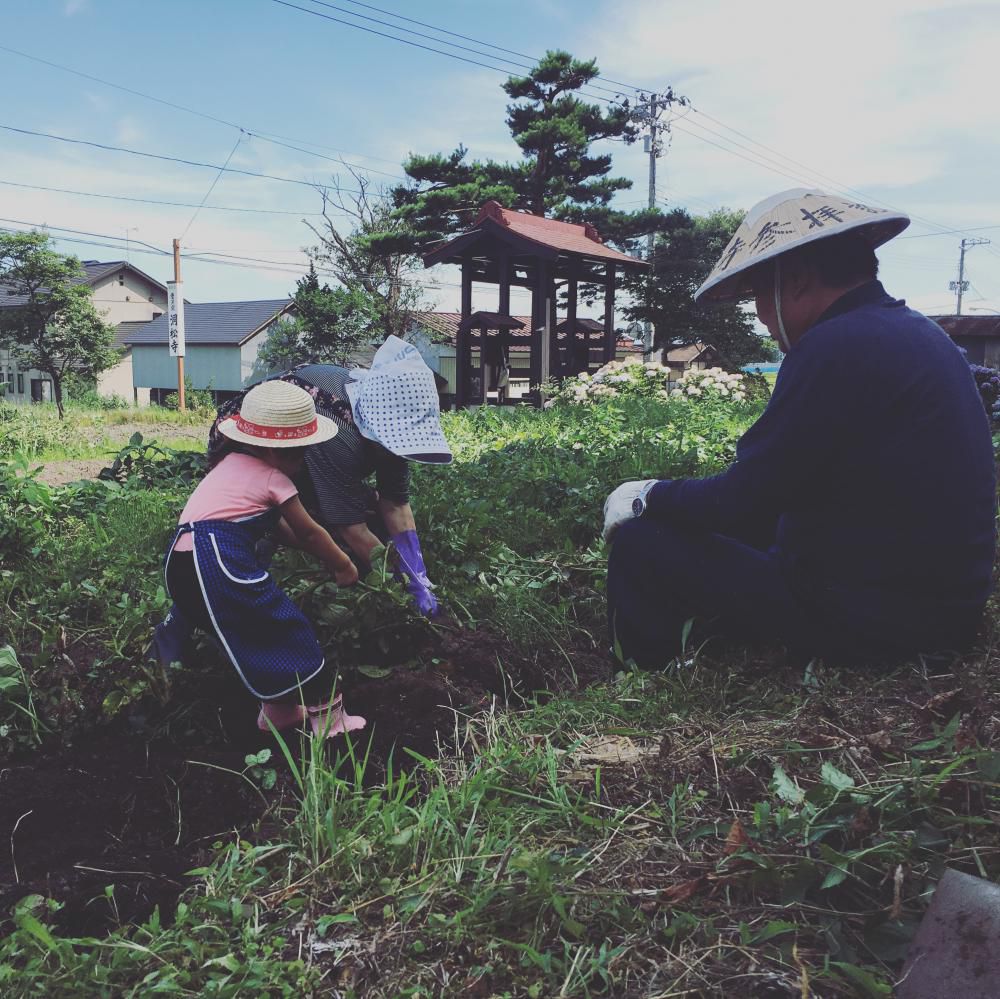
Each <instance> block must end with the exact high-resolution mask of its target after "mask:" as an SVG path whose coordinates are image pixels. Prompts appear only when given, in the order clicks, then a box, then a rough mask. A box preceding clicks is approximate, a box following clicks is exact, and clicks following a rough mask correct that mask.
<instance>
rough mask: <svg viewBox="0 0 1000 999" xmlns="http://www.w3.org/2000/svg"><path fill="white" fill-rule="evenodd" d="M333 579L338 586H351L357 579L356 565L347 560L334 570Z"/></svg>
mask: <svg viewBox="0 0 1000 999" xmlns="http://www.w3.org/2000/svg"><path fill="white" fill-rule="evenodd" d="M333 579H334V582H335V583H336V584H337V585H338V586H353V585H354V584H355V583H356V582H357V581H358V567H357V566H356V565H355V564H354V563H353V562H348V563H347V565H345V566H342V567H341V568H339V569H336V570H335V571H334V573H333Z"/></svg>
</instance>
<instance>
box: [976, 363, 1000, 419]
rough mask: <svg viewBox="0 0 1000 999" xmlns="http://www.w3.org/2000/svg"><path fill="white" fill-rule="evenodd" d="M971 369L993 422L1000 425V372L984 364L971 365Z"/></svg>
mask: <svg viewBox="0 0 1000 999" xmlns="http://www.w3.org/2000/svg"><path fill="white" fill-rule="evenodd" d="M969 368H970V370H971V371H972V377H973V378H975V380H976V388H978V389H979V395H980V397H981V398H982V400H983V405H984V406H985V407H986V412H987V414H988V415H989V418H990V420H991V422H993V423H1000V371H998V370H997V369H996V368H988V367H986V366H985V365H982V364H970V365H969Z"/></svg>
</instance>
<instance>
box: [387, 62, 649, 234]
mask: <svg viewBox="0 0 1000 999" xmlns="http://www.w3.org/2000/svg"><path fill="white" fill-rule="evenodd" d="M598 75H599V70H598V68H597V63H596V62H595V60H593V59H591V60H588V61H581V60H578V59H574V58H573V57H572V56H571V55H570V54H569V53H568V52H558V51H557V52H547V53H546V55H545V57H544V58H543V59H542V60H540V62H539V63H538V65H537V66H535V68H534V69H533V70H532V71H531V72H530V73H529V74H528V75H527V76H523V77H514V76H512V77H510V78H509V79H508V80H507V81H506V83H504V84H503V89H504V91H505V92H506V93H507V95H508V96H509V97H510V98H511V99H512V101H513V103H511V104H509V105H508V106H507V125H508V127H509V128H510V132H511V135H512V137H513V139H514V141H515V142H516V143H517V144H518V146H519V147H520V149H521V152H522V153H523V156H524V158H523V159H522V160H521V161H519V162H516V163H499V162H496V161H495V160H468V159H467V154H468V150H467V149H466V148H465V146H462V145H459V146H458V148H457V149H455V151H454V152H452V153H450V154H447V155H445V154H442V153H434V154H431V155H413V156H410V158H409V159H408V160H407V161H406V162H405V163H404V164H403V168H404V170H405V171H406V173H407V175H408V177H409V178H410V183H409V184H406V185H401V186H398V187H396V188H394V189H393V191H392V199H393V203H394V205H395V208H396V211H395V215H396V217H397V218H399V219H401V220H403V222H404V223H405V228H404V229H402V230H401V231H399V232H396V233H393V234H391V235H388V236H379V235H376V236H375V237H373V238H372V240H371V241H370V245H371V246H372V247H373V248H374V249H377V250H378V251H380V252H388V251H390V250H393V251H400V250H406V251H410V252H423V251H425V250H427V249H429V248H430V247H431V246H433V245H436V244H438V243H440V241H441V240H443V239H448V238H449V237H451V236H453V235H455V234H457V233H459V232H462V231H464V230H465V229H467V228H469V226H470V225H471V223H472V221H473V220H474V219H475V216H476V213H477V212H478V211H479V209H480V207H481V206H482V205H483V204H484V203H485V202H486V201H489V200H494V201H499V202H500V204H502V205H503V206H504V207H506V208H514V209H518V210H522V211H528V212H533V213H535V214H538V215H546V216H549V217H552V218H559V219H565V220H568V221H587V222H590V223H591V224H592V225H595V226H596V227H597V228H598V230H599V231H600V232H601V234H602V235H603V236H604V237H605V238H606V239H608V240H609V241H612V242H616V243H618V244H619V245H622V246H627V244H628V241H629V240H631V239H634V238H636V237H638V236H640V235H643V234H645V233H647V232H648V231H649V229H650V226H651V225H652V224H653V220H654V219H655V218H656V217H657V216H658V213H657V212H655V211H653V212H649V211H641V212H621V211H617V210H615V209H613V208H611V207H610V202H611V199H612V198H613V197H614V195H615V194H617V193H618V192H619V191H624V190H628V189H629V188H630V187H631V186H632V182H631V181H630V180H628V179H627V178H625V177H612V176H610V173H611V156H610V155H609V154H602V155H592V154H591V152H590V147H591V145H592V144H593V143H594V142H596V141H598V140H601V139H617V140H620V141H622V142H624V143H626V144H629V143H632V142H634V141H635V140H636V138H637V137H638V128H637V126H636V124H635V121H634V120H633V117H634V116H633V113H632V110H631V108H630V106H629V104H628V102H627V101H623V102H621V103H618V104H612V105H610V106H609V107H607V108H603V107H601V106H600V105H598V104H594V103H589V102H588V101H586V100H585V99H583V98H581V97H580V96H579V93H578V92H579V91H580V90H581V89H582V88H584V87H586V85H587V84H588V83H589V82H591V81H592V80H593V79H595V78H596V77H597V76H598Z"/></svg>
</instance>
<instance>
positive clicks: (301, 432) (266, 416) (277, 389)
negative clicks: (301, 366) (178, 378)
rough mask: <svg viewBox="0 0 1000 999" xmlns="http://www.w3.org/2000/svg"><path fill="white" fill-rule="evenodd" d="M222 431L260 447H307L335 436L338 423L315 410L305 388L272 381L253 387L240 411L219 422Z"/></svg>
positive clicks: (243, 442)
mask: <svg viewBox="0 0 1000 999" xmlns="http://www.w3.org/2000/svg"><path fill="white" fill-rule="evenodd" d="M219 433H220V434H225V435H226V437H228V438H229V439H230V440H234V441H239V442H240V443H241V444H255V445H257V446H258V447H306V446H307V445H309V444H322V443H323V441H328V440H329V439H330V438H331V437H334V436H335V435H336V433H337V424H336V423H334V422H333V420H330V419H328V418H327V417H325V416H320V415H319V414H318V413H317V412H316V404H315V403H314V402H313V399H312V396H311V395H310V394H309V393H308V392H306V391H305V389H301V388H299V387H298V385H291V384H289V383H288V382H282V381H272V382H263V383H262V384H260V385H255V386H254V387H253V388H252V389H250V391H249V392H247V394H246V395H245V396H244V397H243V403H242V405H241V406H240V411H239V412H238V413H237V414H236V415H235V416H231V417H229V418H228V419H226V420H223V421H222V422H221V423H220V424H219Z"/></svg>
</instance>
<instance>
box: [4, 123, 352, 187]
mask: <svg viewBox="0 0 1000 999" xmlns="http://www.w3.org/2000/svg"><path fill="white" fill-rule="evenodd" d="M0 128H2V129H4V130H5V131H7V132H17V133H19V134H20V135H33V136H37V137H39V138H43V139H55V140H57V141H59V142H69V143H72V144H73V145H77V146H90V147H92V148H94V149H103V150H105V151H107V152H115V153H128V154H129V155H130V156H143V157H145V158H146V159H151V160H165V161H167V162H169V163H181V164H183V165H184V166H193V167H202V168H204V169H208V170H220V171H223V172H224V173H235V174H240V175H241V176H244V177H257V178H258V179H261V180H275V181H280V182H281V183H283V184H298V185H299V186H301V187H311V188H312V189H313V190H316V189H319V190H321V191H337V192H339V193H343V194H360V193H361V192H360V191H354V190H349V189H347V188H341V187H332V186H331V185H329V184H314V183H312V182H310V181H308V180H295V179H294V178H292V177H278V176H276V175H275V174H272V173H255V172H254V171H252V170H240V169H239V168H238V167H227V166H219V165H218V164H217V163H202V162H201V161H200V160H187V159H184V158H182V157H180V156H166V155H164V154H163V153H147V152H144V151H142V150H141V149H126V148H125V147H124V146H112V145H108V144H107V143H103V142H92V141H90V140H88V139H70V138H68V137H67V136H65V135H53V134H52V133H51V132H36V131H34V130H32V129H30V128H15V127H14V126H13V125H3V124H0Z"/></svg>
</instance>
